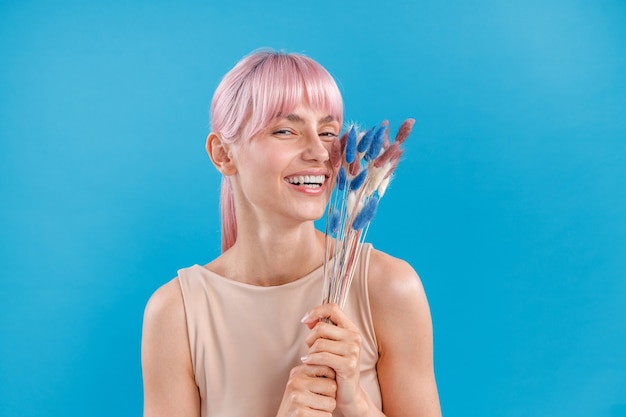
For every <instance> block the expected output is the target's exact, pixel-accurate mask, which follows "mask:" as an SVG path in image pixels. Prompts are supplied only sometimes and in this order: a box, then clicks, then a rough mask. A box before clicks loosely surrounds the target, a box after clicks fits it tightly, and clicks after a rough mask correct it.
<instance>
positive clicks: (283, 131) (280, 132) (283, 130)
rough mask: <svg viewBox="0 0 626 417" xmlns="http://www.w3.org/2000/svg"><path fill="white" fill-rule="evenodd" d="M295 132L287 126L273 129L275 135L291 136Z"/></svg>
mask: <svg viewBox="0 0 626 417" xmlns="http://www.w3.org/2000/svg"><path fill="white" fill-rule="evenodd" d="M293 134H294V132H293V131H292V130H291V129H287V128H280V129H274V130H273V131H272V135H275V136H289V135H293Z"/></svg>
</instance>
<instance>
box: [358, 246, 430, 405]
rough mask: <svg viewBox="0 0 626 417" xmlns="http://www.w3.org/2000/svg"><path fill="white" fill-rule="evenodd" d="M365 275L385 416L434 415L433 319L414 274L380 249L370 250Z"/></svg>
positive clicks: (408, 266) (403, 264)
mask: <svg viewBox="0 0 626 417" xmlns="http://www.w3.org/2000/svg"><path fill="white" fill-rule="evenodd" d="M369 274H370V275H369V297H370V304H371V308H372V317H373V321H374V328H375V331H376V337H377V340H378V346H379V355H380V358H379V360H378V365H377V370H378V380H379V382H380V388H381V393H382V399H383V411H384V413H385V415H386V416H387V417H402V416H416V417H418V416H419V417H439V416H441V409H440V405H439V397H438V393H437V385H436V383H435V375H434V365H433V338H432V322H431V316H430V309H429V307H428V301H427V300H426V295H425V294H424V289H423V287H422V284H421V282H420V280H419V277H418V276H417V274H416V273H415V271H414V270H413V268H411V266H410V265H409V264H407V263H406V262H404V261H401V260H399V259H396V258H392V257H391V256H388V255H386V254H384V253H382V252H379V251H373V252H372V255H371V258H370V272H369Z"/></svg>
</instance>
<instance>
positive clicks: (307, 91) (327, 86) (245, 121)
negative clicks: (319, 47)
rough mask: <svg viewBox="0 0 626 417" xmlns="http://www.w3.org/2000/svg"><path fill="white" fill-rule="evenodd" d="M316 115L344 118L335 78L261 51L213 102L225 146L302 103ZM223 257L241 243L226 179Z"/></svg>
mask: <svg viewBox="0 0 626 417" xmlns="http://www.w3.org/2000/svg"><path fill="white" fill-rule="evenodd" d="M303 100H304V101H305V102H306V103H307V104H308V105H309V106H311V107H312V108H313V109H315V110H321V111H323V112H325V113H328V114H329V115H331V116H333V117H335V118H336V119H337V120H338V121H339V123H341V122H342V118H343V100H342V98H341V93H340V92H339V88H337V84H336V83H335V80H334V79H333V77H332V76H331V75H330V74H329V73H328V71H326V69H324V67H322V66H321V65H320V64H318V63H317V62H315V61H314V60H312V59H311V58H308V57H306V56H304V55H300V54H293V53H290V54H287V53H282V52H275V51H268V50H264V51H258V52H253V53H252V54H250V55H248V56H246V57H244V58H243V59H242V60H241V61H239V62H238V63H237V65H235V67H234V68H233V69H231V70H230V71H229V72H228V73H227V74H226V75H225V76H224V78H223V79H222V81H221V83H220V84H219V86H218V87H217V89H216V90H215V94H214V95H213V101H212V103H211V128H212V129H213V131H214V132H217V133H219V134H220V136H221V137H222V140H223V141H224V142H225V143H234V142H237V141H239V140H248V139H250V138H252V137H253V136H254V135H256V134H258V133H259V132H260V131H262V130H263V129H265V128H266V127H267V126H268V125H269V124H270V123H271V122H272V120H274V119H275V118H276V117H277V116H279V115H280V114H283V115H284V114H288V113H290V112H292V111H293V110H294V109H295V108H296V107H297V106H298V105H299V104H300V103H301V102H302V101H303ZM220 206H221V213H222V252H224V251H226V250H227V249H228V248H230V247H231V246H232V245H233V244H234V243H235V240H236V239H237V220H236V218H235V202H234V197H233V191H232V186H231V184H230V179H229V178H228V177H223V178H222V190H221V196H220Z"/></svg>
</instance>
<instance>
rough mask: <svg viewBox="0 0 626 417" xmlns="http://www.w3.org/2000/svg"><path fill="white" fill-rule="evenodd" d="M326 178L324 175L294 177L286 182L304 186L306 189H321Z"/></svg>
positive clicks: (288, 178)
mask: <svg viewBox="0 0 626 417" xmlns="http://www.w3.org/2000/svg"><path fill="white" fill-rule="evenodd" d="M325 179H326V177H324V176H323V175H296V176H293V177H287V178H285V180H286V181H287V182H288V183H290V184H295V185H302V186H304V187H311V188H314V187H320V186H321V185H322V184H323V183H324V180H325Z"/></svg>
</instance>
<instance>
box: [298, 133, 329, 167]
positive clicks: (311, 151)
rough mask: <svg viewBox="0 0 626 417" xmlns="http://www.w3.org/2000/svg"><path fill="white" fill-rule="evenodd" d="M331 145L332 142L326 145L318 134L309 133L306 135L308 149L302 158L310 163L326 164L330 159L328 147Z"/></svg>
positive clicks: (306, 148)
mask: <svg viewBox="0 0 626 417" xmlns="http://www.w3.org/2000/svg"><path fill="white" fill-rule="evenodd" d="M331 144H332V142H331V141H328V143H326V141H324V140H322V138H321V137H320V136H319V135H318V133H317V132H309V133H307V134H306V147H305V150H304V152H303V155H302V157H303V158H304V159H306V160H310V161H316V162H326V161H328V159H329V157H330V154H329V149H328V147H330V146H331Z"/></svg>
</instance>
